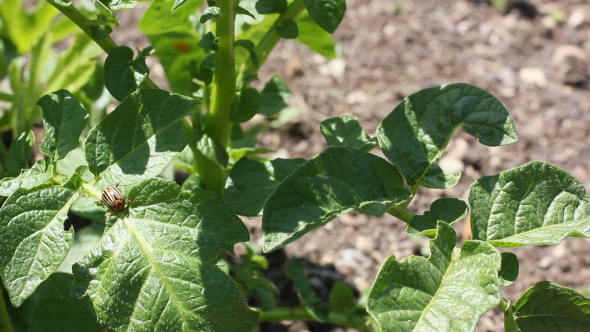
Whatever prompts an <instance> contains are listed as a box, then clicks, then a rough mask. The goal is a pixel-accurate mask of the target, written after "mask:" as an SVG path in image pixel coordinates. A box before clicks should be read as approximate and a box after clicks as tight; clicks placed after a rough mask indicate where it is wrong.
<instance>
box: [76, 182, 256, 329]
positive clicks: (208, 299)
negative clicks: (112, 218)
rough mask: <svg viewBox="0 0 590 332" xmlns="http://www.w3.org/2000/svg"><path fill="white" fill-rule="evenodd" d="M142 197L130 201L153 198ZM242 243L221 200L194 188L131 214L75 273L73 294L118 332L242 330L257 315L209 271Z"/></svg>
mask: <svg viewBox="0 0 590 332" xmlns="http://www.w3.org/2000/svg"><path fill="white" fill-rule="evenodd" d="M147 185H150V184H149V183H148V184H147ZM152 185H153V184H152ZM140 186H143V184H140ZM164 188H169V185H168V184H164V186H163V187H162V189H164ZM144 194H147V193H144ZM144 194H141V195H138V196H137V197H135V198H136V199H137V200H138V201H139V200H144V199H147V200H149V199H150V198H149V197H152V196H149V197H145V196H144ZM248 238H249V235H248V230H247V229H246V227H245V226H244V224H243V223H242V222H241V220H240V219H239V218H238V217H237V216H235V215H234V214H233V213H232V212H231V210H230V208H229V207H228V206H227V205H225V203H224V202H223V200H222V199H221V198H220V197H219V196H217V195H215V194H213V193H209V192H204V191H202V190H200V189H198V188H196V189H195V190H194V191H193V192H192V195H191V197H190V198H189V199H173V200H169V201H166V202H160V203H156V204H151V205H146V206H138V207H134V208H132V209H130V210H129V216H128V217H126V218H124V219H118V220H116V222H115V223H114V224H113V226H111V227H110V228H109V229H108V230H107V231H106V232H105V234H104V236H103V238H102V239H101V241H100V243H99V244H98V245H97V247H95V248H94V249H93V250H92V251H91V252H90V253H89V254H88V255H87V256H86V257H84V258H83V259H82V260H81V261H80V262H79V263H78V264H77V265H75V266H74V276H75V278H76V283H75V285H74V293H75V294H76V295H77V296H82V295H88V296H89V297H90V299H91V300H92V302H93V304H94V307H95V308H96V312H97V314H98V318H99V319H100V321H101V322H103V323H104V324H106V325H108V326H109V327H110V328H113V329H116V330H118V331H138V330H142V331H181V330H191V331H236V332H241V331H249V330H251V329H253V328H254V326H255V325H256V324H257V318H258V314H257V313H256V312H255V311H252V310H250V309H249V308H248V306H247V305H246V301H245V299H244V296H243V294H242V291H241V288H240V287H239V286H238V285H237V284H236V283H234V281H233V280H232V279H231V278H230V277H229V276H227V275H226V274H225V273H224V272H222V271H221V270H220V269H219V268H218V267H217V266H216V265H215V264H216V262H217V261H218V260H219V259H220V258H221V257H223V255H224V253H223V252H224V251H229V252H232V251H233V247H234V245H235V244H236V243H237V242H240V241H247V240H248Z"/></svg>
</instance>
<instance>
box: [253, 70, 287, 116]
mask: <svg viewBox="0 0 590 332" xmlns="http://www.w3.org/2000/svg"><path fill="white" fill-rule="evenodd" d="M289 99H291V90H289V87H288V86H287V83H285V81H284V80H283V79H282V78H281V76H279V75H274V76H273V77H272V78H271V79H270V80H269V81H268V82H267V83H266V85H264V89H262V91H261V92H260V100H261V104H260V111H258V113H260V114H264V115H273V114H276V113H278V112H280V111H281V110H282V109H284V108H285V107H287V106H289Z"/></svg>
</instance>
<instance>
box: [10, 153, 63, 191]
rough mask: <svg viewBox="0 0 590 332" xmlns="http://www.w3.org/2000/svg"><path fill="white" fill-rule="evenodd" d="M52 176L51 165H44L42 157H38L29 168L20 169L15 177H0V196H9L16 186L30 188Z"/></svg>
mask: <svg viewBox="0 0 590 332" xmlns="http://www.w3.org/2000/svg"><path fill="white" fill-rule="evenodd" d="M52 176H53V165H49V166H46V165H45V161H44V160H43V159H38V160H37V163H36V164H35V165H33V167H31V169H25V170H22V171H21V173H20V175H19V176H17V177H15V178H14V177H6V178H3V179H0V196H10V195H12V193H14V192H15V191H16V190H17V189H18V188H25V189H31V188H33V187H36V186H38V185H40V184H42V183H44V182H45V181H47V180H49V179H50V178H51V177H52Z"/></svg>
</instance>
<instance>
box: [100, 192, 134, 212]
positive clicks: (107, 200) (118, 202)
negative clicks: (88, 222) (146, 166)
mask: <svg viewBox="0 0 590 332" xmlns="http://www.w3.org/2000/svg"><path fill="white" fill-rule="evenodd" d="M133 202H135V201H134V200H131V199H127V198H125V196H123V192H122V191H121V189H119V187H107V188H105V190H104V191H103V192H102V202H101V201H96V204H99V205H106V206H107V207H108V208H109V211H111V214H114V213H116V212H122V211H124V210H125V205H126V203H133Z"/></svg>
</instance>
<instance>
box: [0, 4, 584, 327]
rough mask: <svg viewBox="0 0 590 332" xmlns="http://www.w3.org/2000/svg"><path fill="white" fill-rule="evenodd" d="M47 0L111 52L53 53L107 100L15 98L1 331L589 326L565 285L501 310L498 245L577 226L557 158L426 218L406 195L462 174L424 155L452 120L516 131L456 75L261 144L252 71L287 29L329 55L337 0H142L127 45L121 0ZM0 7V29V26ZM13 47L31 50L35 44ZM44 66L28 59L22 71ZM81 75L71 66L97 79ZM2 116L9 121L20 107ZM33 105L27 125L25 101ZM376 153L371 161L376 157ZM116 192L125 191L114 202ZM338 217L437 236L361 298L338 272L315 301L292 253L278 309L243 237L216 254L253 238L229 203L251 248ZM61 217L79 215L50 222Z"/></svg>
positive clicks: (281, 87)
mask: <svg viewBox="0 0 590 332" xmlns="http://www.w3.org/2000/svg"><path fill="white" fill-rule="evenodd" d="M18 3H19V2H17V1H15V0H10V1H6V2H4V3H3V4H1V5H0V9H3V8H4V9H5V7H9V6H11V5H14V4H18ZM48 3H49V4H51V5H52V6H53V7H55V8H57V9H58V10H59V11H61V12H62V13H63V14H65V16H66V17H67V18H68V20H69V21H68V22H70V23H72V22H73V23H74V24H75V26H77V27H79V28H80V30H81V31H83V32H84V33H85V34H86V36H87V37H83V36H82V35H77V37H76V42H74V44H73V45H74V46H72V47H73V48H72V50H74V49H75V50H78V48H76V46H75V45H77V44H76V43H77V41H78V40H82V39H84V40H86V42H88V41H90V40H92V41H93V43H91V44H92V45H98V46H99V47H101V48H102V49H103V50H104V51H105V52H106V53H108V56H107V58H106V60H105V63H104V66H103V65H95V64H94V63H95V62H94V61H95V60H94V56H95V53H92V54H93V56H89V58H88V59H87V58H86V57H85V56H86V55H82V54H79V53H77V52H75V51H72V52H70V53H68V52H66V53H67V56H66V58H67V59H69V60H68V61H66V60H62V62H61V63H62V64H63V68H67V69H64V70H69V68H70V67H69V66H70V65H71V64H72V62H73V63H76V60H80V59H84V61H85V62H84V63H86V62H87V61H92V62H89V63H92V66H94V67H93V68H94V70H96V68H101V70H100V71H101V72H102V71H103V70H104V75H103V76H104V86H105V87H106V89H107V90H108V92H109V93H110V95H111V96H112V97H114V98H115V99H117V100H119V101H120V104H119V105H118V106H117V107H116V108H115V109H114V110H113V111H112V112H111V113H109V114H108V115H106V116H101V117H99V118H97V119H96V121H93V122H91V121H89V119H90V114H91V113H93V111H94V110H93V108H94V107H95V105H94V104H93V103H91V102H88V101H89V100H90V99H88V100H84V97H83V96H82V97H81V96H80V95H77V93H76V92H77V91H81V90H79V89H72V87H71V86H67V84H66V83H65V82H64V81H63V80H62V81H61V82H62V83H59V84H58V83H55V84H57V85H59V87H57V86H54V85H51V84H48V85H47V86H48V87H46V88H45V89H49V87H51V91H49V92H43V93H42V94H40V95H39V96H40V98H38V101H36V104H35V105H30V106H27V107H29V109H31V110H33V111H31V112H41V114H42V118H43V127H44V129H45V136H44V138H43V140H42V141H41V144H40V151H41V153H42V154H43V155H44V158H39V159H37V160H36V161H35V163H34V165H33V166H31V167H29V164H28V161H29V158H30V155H31V149H32V146H33V142H34V138H35V135H34V133H33V132H27V131H26V130H28V129H30V128H27V129H26V130H23V129H22V126H13V127H10V126H9V127H10V129H11V130H12V131H13V133H15V132H23V133H25V134H23V135H20V134H19V135H17V136H15V137H14V140H13V141H12V144H11V145H10V146H9V148H8V149H7V150H6V151H3V159H2V166H3V167H4V170H6V172H3V173H2V175H1V176H2V177H1V179H0V196H1V197H2V198H1V200H2V205H1V207H0V234H1V236H2V237H1V239H0V276H1V278H2V282H3V286H4V289H5V291H6V292H5V293H4V292H1V293H0V294H2V295H3V296H4V295H7V299H9V300H10V303H11V304H12V306H6V304H7V301H5V300H4V298H2V299H0V300H2V301H0V323H1V324H0V329H1V330H2V331H14V330H29V331H46V328H47V326H55V329H56V330H64V331H101V330H103V329H104V328H105V327H108V328H109V329H112V330H117V331H181V330H182V331H185V330H187V331H252V330H254V329H256V326H257V325H258V324H259V322H264V321H280V320H315V321H319V322H330V323H334V324H339V325H342V326H350V327H355V328H357V329H359V330H367V331H368V330H382V331H435V330H436V331H472V330H473V329H474V328H475V326H476V324H477V321H478V320H479V318H480V317H481V316H482V315H483V314H484V313H485V312H487V311H489V310H491V309H492V308H495V307H500V308H501V309H502V311H503V312H504V314H505V327H506V330H507V331H530V330H540V331H542V330H545V331H546V330H550V331H583V330H584V329H585V328H586V326H588V324H589V323H590V316H589V315H588V312H589V310H590V300H589V299H588V298H586V297H584V296H582V295H581V294H579V293H577V292H575V291H574V290H571V289H568V288H565V287H562V286H559V285H556V284H553V283H550V282H540V283H538V284H536V285H534V286H532V288H531V289H529V290H528V291H526V292H525V293H524V294H523V295H522V296H521V298H520V299H519V300H518V301H517V302H516V303H514V304H512V303H510V302H508V301H506V300H505V299H504V298H503V297H502V293H501V288H502V287H504V286H507V285H509V284H510V283H512V282H513V281H514V280H515V279H516V277H517V276H518V259H517V257H516V256H515V255H514V254H512V253H509V252H505V253H500V252H499V251H498V248H513V247H518V246H526V245H555V244H558V243H559V242H561V241H562V240H563V239H565V238H566V237H568V236H578V237H588V236H590V216H589V212H590V207H589V204H588V198H587V197H586V196H585V189H584V188H583V186H582V184H581V183H580V182H579V181H578V180H577V179H575V178H574V177H573V176H572V175H571V174H569V173H567V172H566V171H564V170H562V169H559V168H557V167H555V166H553V165H550V164H547V163H544V162H539V161H534V162H530V163H527V164H525V165H522V166H520V167H516V168H514V169H510V170H506V171H503V172H501V173H500V174H497V175H494V176H484V177H482V178H481V179H479V180H477V181H475V182H474V183H473V184H472V185H471V187H470V191H469V200H468V202H464V201H462V200H460V199H457V198H444V199H439V200H437V201H435V202H433V204H432V206H431V207H430V210H429V211H427V212H425V213H424V214H423V215H416V214H414V213H413V212H411V211H410V210H409V209H408V208H407V206H408V204H409V203H410V202H411V201H412V200H413V199H414V197H415V196H416V193H417V192H418V190H419V189H420V188H422V187H426V188H434V189H446V188H450V187H452V186H454V185H456V184H457V183H458V181H459V180H460V177H461V174H460V173H447V172H444V171H443V170H442V169H441V168H440V167H439V165H438V163H437V162H438V160H439V159H440V157H441V156H442V154H443V152H444V150H445V148H446V147H447V145H448V143H449V141H450V139H451V138H452V136H453V134H454V133H455V131H456V130H457V129H459V128H461V129H462V130H463V131H464V132H466V133H468V134H470V135H472V136H473V137H475V138H476V139H477V140H478V141H479V142H480V143H482V144H485V145H488V146H500V145H506V144H512V143H515V142H516V141H517V135H516V130H515V127H514V124H513V121H512V119H511V118H510V116H509V114H508V112H507V110H506V109H505V108H504V106H503V105H502V104H501V103H500V101H499V100H498V99H496V98H495V97H494V96H492V95H491V94H490V93H488V92H486V91H483V90H481V89H479V88H477V87H474V86H472V85H469V84H463V83H456V84H449V85H443V86H438V87H431V88H427V89H424V90H421V91H418V92H416V93H415V94H412V95H411V96H408V97H407V98H405V99H404V100H403V101H402V102H401V103H400V104H399V105H398V106H397V107H395V108H394V109H393V111H392V112H391V113H390V114H389V115H388V116H387V117H385V118H384V119H383V121H382V122H381V124H380V125H379V126H378V128H377V130H376V132H375V134H374V137H371V136H369V135H368V134H367V133H366V132H365V131H364V130H363V128H362V126H361V124H360V123H359V121H358V119H356V118H354V117H352V116H341V117H337V118H332V119H328V120H326V121H324V122H322V124H321V128H320V130H321V132H322V134H323V135H324V137H325V139H326V141H327V142H328V143H329V144H331V145H332V147H329V148H327V149H326V150H325V151H323V152H321V153H320V154H318V155H317V156H315V157H313V158H312V159H310V160H304V159H274V160H266V159H264V158H263V157H262V156H261V154H262V153H264V152H267V151H266V150H264V149H260V148H258V147H257V146H256V141H255V133H252V132H247V131H244V130H243V129H242V127H241V124H242V123H245V122H247V121H249V120H250V119H251V118H252V117H253V116H254V115H256V114H261V115H263V116H266V117H267V118H269V119H271V118H274V117H277V116H280V112H281V111H282V110H283V109H284V108H285V107H286V106H287V105H288V98H289V90H288V88H287V86H286V84H285V82H284V81H283V80H282V79H281V78H280V77H278V76H275V77H273V78H272V79H271V80H270V81H269V82H267V83H266V84H265V85H264V87H263V88H262V89H261V90H258V89H255V88H253V87H251V86H250V85H251V83H252V82H253V81H255V80H256V79H257V76H256V73H257V71H258V69H259V68H260V66H261V65H262V64H263V63H264V61H265V60H266V59H267V57H268V55H269V53H270V51H272V49H273V48H274V47H275V46H276V45H277V43H278V41H279V40H280V39H281V38H285V39H296V40H297V41H299V42H301V43H303V44H305V45H307V46H309V47H310V48H311V49H313V50H315V51H317V52H319V53H320V54H322V55H324V56H327V57H334V56H336V51H335V50H336V47H335V43H334V40H333V39H332V37H331V35H330V33H332V32H333V31H334V30H335V29H336V28H337V26H338V25H339V23H340V21H341V20H342V18H343V15H344V12H345V10H346V5H345V2H344V0H290V1H287V0H281V1H276V0H273V1H267V0H257V1H255V0H249V1H247V0H242V1H238V0H217V1H212V0H210V1H208V7H207V8H206V9H204V10H202V11H200V9H201V8H202V7H203V5H204V4H203V1H199V0H191V1H185V0H176V1H171V0H156V1H154V2H153V3H152V4H151V5H150V7H149V8H148V10H147V11H146V12H145V14H144V15H143V17H142V19H141V21H140V22H139V28H140V30H141V31H142V32H143V33H144V34H146V36H147V37H148V38H149V40H150V42H151V44H152V47H149V48H146V49H144V50H141V51H138V52H137V54H134V51H133V50H132V49H131V48H129V47H126V46H118V45H116V44H115V43H114V42H113V41H112V39H110V37H109V34H110V32H111V30H112V29H111V26H114V25H117V24H118V21H117V18H116V17H115V16H114V14H113V10H116V9H122V8H131V7H134V5H135V3H134V2H131V1H120V2H100V1H97V2H95V5H96V6H97V7H96V10H95V11H94V13H93V14H92V15H94V16H90V15H91V14H89V13H87V12H84V11H82V10H80V9H77V8H76V7H75V6H74V5H73V4H72V3H69V2H62V1H60V0H48ZM42 8H45V7H42ZM13 10H14V8H13ZM0 13H2V16H1V18H2V22H3V24H4V25H3V26H4V28H7V27H8V26H9V25H11V24H13V23H10V20H7V17H6V16H7V15H6V14H5V12H4V11H1V10H0ZM26 15H36V14H26ZM52 17H53V16H52ZM64 24H65V23H64ZM11 28H12V26H11ZM9 36H12V35H9ZM12 37H14V36H12ZM37 37H38V38H37V44H35V45H45V46H38V47H46V48H47V47H49V45H51V43H50V41H55V39H51V38H50V37H49V36H48V35H42V36H41V35H40V36H37ZM3 40H9V39H6V38H5V39H3ZM31 43H33V44H34V42H31ZM39 43H40V44H39ZM33 44H31V45H33ZM16 48H17V49H19V50H20V51H22V52H27V51H29V50H31V54H32V56H33V57H34V56H35V53H34V52H35V51H34V49H35V46H31V47H29V48H26V47H23V46H19V45H16ZM152 55H155V56H157V57H158V59H159V60H160V62H161V63H162V65H163V67H164V70H165V73H166V77H167V79H168V81H169V83H170V86H171V88H172V90H173V92H170V91H165V90H162V89H159V88H158V87H157V86H156V85H155V84H154V83H153V82H152V81H151V80H150V78H149V68H148V67H147V66H146V63H145V58H146V57H148V56H152ZM13 63H16V62H11V64H10V65H9V68H14V67H17V66H18V65H13ZM88 66H90V65H88ZM18 68H21V67H18ZM39 68H40V67H39V66H38V65H37V66H33V65H31V69H30V71H29V75H31V77H32V76H34V75H35V74H38V72H36V71H39V70H40V69H39ZM56 68H62V67H56ZM76 68H78V67H76ZM77 70H79V69H76V71H75V72H77ZM12 71H13V72H17V73H18V72H21V71H19V70H17V69H12ZM93 73H94V71H93ZM89 75H90V76H88V77H86V78H85V79H84V80H82V81H84V82H86V83H87V84H90V82H91V81H93V82H96V77H95V76H93V75H92V73H91V74H89ZM99 76H100V75H99ZM90 77H94V80H90ZM100 82H102V81H100ZM99 85H100V89H102V83H100V84H99ZM58 88H67V89H58ZM100 89H99V90H100ZM37 90H38V91H37ZM42 90H43V89H41V90H39V89H36V92H35V93H37V94H39V91H42ZM19 91H20V90H18V89H15V88H14V85H13V94H12V95H11V94H9V93H6V94H3V95H2V96H3V97H4V99H5V100H7V101H10V100H11V101H13V102H15V104H14V105H16V100H17V99H18V98H17V96H18V93H19ZM43 91H45V90H43ZM31 95H33V94H31ZM11 98H13V99H11ZM27 100H28V99H27ZM14 107H16V106H14ZM89 109H90V111H89ZM3 114H4V116H5V117H9V118H11V119H16V118H18V116H20V113H19V112H17V111H15V109H12V110H11V111H10V112H6V113H3ZM28 119H29V120H28V122H25V123H26V126H31V125H32V124H33V123H34V119H36V117H34V116H31V117H29V118H28ZM19 123H20V122H19ZM7 128H8V127H7ZM81 141H82V142H83V143H82V144H81V145H80V142H81ZM377 148H379V149H381V151H382V152H383V154H384V155H385V158H382V157H379V156H377V155H375V154H372V153H371V151H372V150H374V149H377ZM170 164H172V165H174V167H176V168H177V169H182V170H185V171H188V172H189V173H190V176H189V177H188V179H187V180H186V181H185V182H184V183H182V185H179V184H177V183H176V182H174V181H171V177H170V176H169V175H166V174H167V172H166V169H167V167H168V165H170ZM119 186H120V188H121V189H116V190H114V189H109V191H108V193H109V195H114V196H112V197H108V198H109V199H108V200H106V203H105V201H104V200H103V201H101V203H103V204H106V205H107V206H108V207H110V208H111V209H110V210H111V212H108V211H107V209H105V208H104V207H102V206H97V204H96V201H100V200H101V193H102V191H103V189H104V188H107V187H116V188H117V187H119ZM119 190H121V191H119ZM114 199H124V202H125V204H123V205H122V206H117V207H116V208H113V206H111V205H113V204H114V203H113V201H114ZM468 206H469V207H470V210H469V209H468ZM351 211H356V212H358V213H364V214H369V215H373V216H382V215H384V214H385V213H389V214H392V215H394V216H396V217H397V218H399V219H400V220H401V221H402V222H405V223H407V232H408V233H409V234H414V235H422V236H426V237H428V238H429V239H430V257H429V258H424V257H413V256H412V257H407V258H404V259H402V260H398V259H397V258H395V257H389V258H388V259H387V260H386V261H385V262H384V263H383V266H382V267H381V270H380V272H379V274H378V276H377V278H376V279H375V281H374V283H373V285H372V287H371V288H370V290H369V291H368V293H367V294H366V295H365V296H363V297H361V299H356V298H355V296H354V293H353V292H352V290H351V289H350V287H348V286H347V285H346V284H344V283H337V284H336V285H335V286H334V288H333V289H332V290H331V293H330V296H329V300H328V302H323V301H322V300H321V299H320V298H319V297H318V296H317V294H315V293H314V291H313V288H312V287H311V284H310V282H309V280H308V279H307V278H306V274H305V267H304V265H302V264H301V263H300V262H297V261H288V262H287V263H286V264H285V267H284V268H285V273H286V275H287V276H288V278H290V279H292V281H293V285H294V287H295V288H296V291H297V294H298V296H299V300H300V306H299V307H297V308H283V307H278V306H277V302H276V296H277V292H278V291H277V287H276V286H275V285H274V284H273V283H272V282H270V281H269V280H268V279H266V278H265V277H264V270H265V269H266V268H267V267H268V262H267V261H266V259H265V258H264V256H263V255H261V254H260V253H258V252H257V251H256V249H255V248H252V247H251V246H249V245H248V246H247V249H248V251H247V254H245V255H243V256H242V257H241V258H242V264H241V265H238V266H231V267H230V266H228V264H227V262H226V256H225V253H233V250H234V246H235V245H236V244H237V243H240V242H247V241H248V240H249V234H248V230H247V228H246V226H245V225H244V223H243V222H242V220H241V219H240V218H239V217H238V216H262V229H263V233H264V247H263V250H264V251H265V252H270V251H273V250H276V249H279V248H282V247H284V246H285V245H287V244H289V243H291V242H293V241H296V240H298V239H299V238H301V237H302V236H303V235H305V234H306V233H308V232H310V231H312V230H314V229H316V228H319V227H322V226H324V225H326V224H327V223H329V222H330V221H331V220H334V219H335V218H337V217H338V216H340V215H342V214H344V213H348V212H351ZM467 214H470V220H471V232H472V238H471V239H470V240H468V241H465V242H463V243H462V244H461V246H458V244H457V238H456V234H455V231H454V230H453V227H452V225H453V224H454V223H456V222H458V221H459V220H462V219H463V218H465V217H466V216H467ZM72 215H77V216H80V217H84V218H87V219H90V220H92V221H93V224H92V225H91V226H89V227H86V228H84V229H82V230H79V231H76V232H75V231H74V229H73V228H70V227H66V228H65V230H64V222H66V220H67V218H68V216H72ZM245 295H247V296H248V298H255V299H257V301H258V303H260V306H258V307H252V306H250V305H248V302H247V301H246V297H245Z"/></svg>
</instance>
